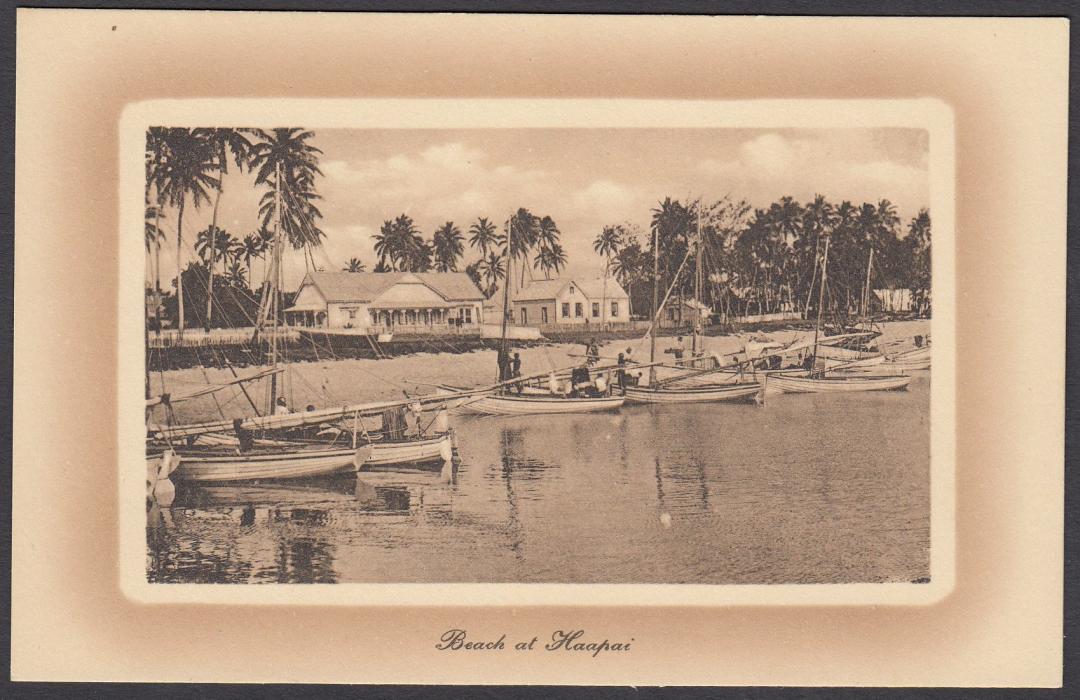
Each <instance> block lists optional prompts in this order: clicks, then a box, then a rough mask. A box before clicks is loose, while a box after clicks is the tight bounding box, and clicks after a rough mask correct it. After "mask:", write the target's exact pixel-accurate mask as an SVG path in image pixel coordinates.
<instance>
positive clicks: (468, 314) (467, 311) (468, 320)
mask: <svg viewBox="0 0 1080 700" xmlns="http://www.w3.org/2000/svg"><path fill="white" fill-rule="evenodd" d="M464 311H465V323H472V307H469V306H466V307H465V309H464Z"/></svg>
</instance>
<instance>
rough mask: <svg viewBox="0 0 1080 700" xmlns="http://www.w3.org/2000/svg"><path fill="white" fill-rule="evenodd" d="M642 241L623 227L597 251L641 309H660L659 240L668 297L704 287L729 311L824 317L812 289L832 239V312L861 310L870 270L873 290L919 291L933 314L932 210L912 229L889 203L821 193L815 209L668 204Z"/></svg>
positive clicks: (785, 202)
mask: <svg viewBox="0 0 1080 700" xmlns="http://www.w3.org/2000/svg"><path fill="white" fill-rule="evenodd" d="M699 228H700V240H701V246H700V253H699V248H698V247H697V246H696V241H697V240H698V231H699ZM642 238H643V236H642V234H641V233H640V232H638V231H636V230H635V228H634V227H633V226H631V225H628V224H613V225H610V226H605V227H604V229H603V230H602V232H601V233H600V234H599V235H598V236H597V237H596V239H595V241H594V244H593V248H594V250H595V251H596V252H597V253H598V254H600V255H602V256H604V258H605V260H606V261H607V263H606V266H607V269H609V270H610V272H611V274H613V275H614V276H615V278H616V279H617V280H618V281H619V283H620V284H621V285H622V286H623V287H624V288H626V289H627V291H628V292H629V293H630V295H631V302H632V305H633V306H635V307H636V308H639V309H650V311H651V308H650V307H651V289H652V280H653V264H654V242H655V243H656V245H657V246H658V247H659V256H658V261H657V262H658V265H657V267H658V270H657V272H658V276H659V287H660V289H661V294H663V293H664V292H665V291H666V290H667V289H668V288H669V287H673V292H674V294H675V295H676V297H682V298H686V297H689V296H691V295H693V294H694V291H695V288H699V289H700V294H701V297H702V301H703V302H704V303H705V304H707V305H709V306H710V307H711V308H712V309H714V310H715V311H722V312H726V313H728V314H748V313H754V314H758V313H772V312H776V311H781V310H790V311H801V312H804V313H810V314H816V313H817V311H818V310H817V298H816V296H815V295H814V294H813V293H812V292H814V290H816V289H818V285H820V268H821V262H822V259H823V256H824V249H825V245H824V243H825V240H826V239H828V240H829V258H828V284H827V285H826V292H827V294H826V308H827V309H828V310H835V311H836V312H838V313H840V314H841V315H843V314H852V313H855V312H857V311H858V310H859V305H860V302H861V300H862V299H863V294H864V289H865V288H866V286H867V273H868V269H869V273H870V277H869V288H870V289H882V288H902V289H909V290H911V294H912V298H913V301H914V304H915V305H916V306H918V307H921V308H923V309H926V310H928V308H929V289H930V213H929V212H928V211H927V210H925V209H924V210H921V211H920V212H919V213H918V214H917V215H916V216H915V217H913V218H912V220H911V221H910V222H908V224H907V225H906V226H903V225H902V223H901V221H900V218H899V217H898V216H897V213H896V207H895V206H894V205H893V204H892V203H891V202H889V201H888V200H885V199H883V200H881V201H879V202H878V203H877V204H869V203H864V204H862V205H859V206H855V205H853V204H852V203H851V202H848V201H843V202H841V203H840V204H839V205H834V204H832V203H830V202H829V201H828V200H826V199H825V198H824V197H822V196H820V195H819V196H817V197H815V198H814V199H813V201H811V202H807V203H806V204H805V205H804V204H800V203H799V202H797V201H795V200H794V199H793V198H791V197H783V198H781V199H780V200H779V201H777V202H774V203H773V204H771V205H770V206H769V207H767V208H761V209H754V208H752V207H751V206H750V205H749V204H748V203H746V202H745V201H735V200H731V199H729V198H724V199H721V200H718V201H714V202H706V201H703V200H695V201H692V202H688V203H683V202H680V201H679V200H677V199H672V198H670V197H667V198H665V199H664V200H662V201H660V202H659V203H658V204H657V206H656V207H655V208H654V209H653V210H652V218H651V222H650V230H649V232H648V234H647V237H646V240H644V241H643V240H642ZM871 254H872V255H873V260H872V261H871ZM698 255H700V256H701V267H700V269H701V271H702V272H701V277H700V278H697V277H696V275H697V274H698V273H697V271H698V259H697V258H698ZM870 301H871V305H872V304H873V299H871V300H870Z"/></svg>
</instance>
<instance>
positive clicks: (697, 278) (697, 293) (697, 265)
mask: <svg viewBox="0 0 1080 700" xmlns="http://www.w3.org/2000/svg"><path fill="white" fill-rule="evenodd" d="M703 204H704V201H700V202H698V212H697V240H696V241H695V243H694V302H695V307H696V308H695V309H694V314H695V315H696V316H697V320H696V321H695V323H694V336H693V340H692V341H691V349H690V353H691V355H690V356H691V364H692V365H693V358H695V357H697V352H698V329H699V328H700V326H701V306H699V304H701V207H702V205H703Z"/></svg>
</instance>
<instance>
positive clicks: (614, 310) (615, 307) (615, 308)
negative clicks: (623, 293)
mask: <svg viewBox="0 0 1080 700" xmlns="http://www.w3.org/2000/svg"><path fill="white" fill-rule="evenodd" d="M618 316H619V302H617V301H613V302H611V317H612V318H618Z"/></svg>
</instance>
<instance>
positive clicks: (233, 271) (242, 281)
mask: <svg viewBox="0 0 1080 700" xmlns="http://www.w3.org/2000/svg"><path fill="white" fill-rule="evenodd" d="M225 280H226V281H227V282H228V283H229V284H231V285H232V286H234V287H247V270H245V269H244V266H243V265H242V264H241V263H240V261H239V260H233V261H232V262H231V263H229V266H228V268H227V269H226V271H225Z"/></svg>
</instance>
